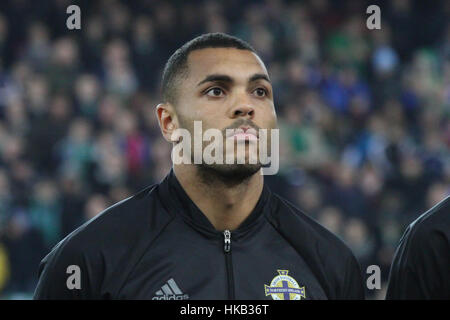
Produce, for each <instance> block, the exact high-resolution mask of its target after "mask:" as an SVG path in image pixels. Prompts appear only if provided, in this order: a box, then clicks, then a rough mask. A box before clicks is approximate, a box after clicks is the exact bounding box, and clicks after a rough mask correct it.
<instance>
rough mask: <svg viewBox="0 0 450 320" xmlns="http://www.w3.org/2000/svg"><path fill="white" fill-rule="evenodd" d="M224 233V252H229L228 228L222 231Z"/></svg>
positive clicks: (229, 233)
mask: <svg viewBox="0 0 450 320" xmlns="http://www.w3.org/2000/svg"><path fill="white" fill-rule="evenodd" d="M223 235H224V242H225V246H224V248H223V249H224V251H225V252H230V250H231V232H230V230H225V231H224V232H223Z"/></svg>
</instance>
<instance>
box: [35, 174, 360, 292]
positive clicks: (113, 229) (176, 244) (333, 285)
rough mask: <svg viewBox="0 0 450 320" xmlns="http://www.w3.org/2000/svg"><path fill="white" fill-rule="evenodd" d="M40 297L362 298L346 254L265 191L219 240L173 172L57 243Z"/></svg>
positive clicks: (44, 266) (42, 276) (45, 265)
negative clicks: (245, 216)
mask: <svg viewBox="0 0 450 320" xmlns="http://www.w3.org/2000/svg"><path fill="white" fill-rule="evenodd" d="M34 298H35V299H154V300H181V299H205V300H206V299H215V300H225V299H243V300H248V299H258V300H260V299H261V300H262V299H279V300H294V299H295V300H299V299H364V288H363V282H362V275H361V270H360V266H359V264H358V262H357V261H356V259H355V257H354V256H353V254H352V252H351V251H350V250H349V249H348V247H347V246H346V245H345V244H344V243H343V242H342V241H341V240H340V239H339V238H338V237H336V236H335V235H333V234H332V233H331V232H329V231H328V230H327V229H325V228H324V227H322V226H321V225H319V224H318V223H317V222H315V221H314V220H312V219H311V218H309V217H308V216H306V215H305V214H304V213H302V212H301V211H300V210H299V209H297V208H296V207H294V206H293V205H292V204H290V203H289V202H287V201H286V200H284V199H282V198H280V197H279V196H277V195H276V194H273V193H272V192H271V191H270V190H269V188H268V187H267V185H264V188H263V192H262V194H261V196H260V199H259V200H258V202H257V204H256V206H255V208H254V210H253V211H252V213H251V214H250V215H249V216H248V217H247V219H246V220H245V221H244V222H243V223H242V224H241V225H240V226H239V228H237V229H236V230H233V231H231V232H230V231H229V230H225V231H224V232H222V231H217V230H216V229H215V228H214V227H213V226H212V224H211V223H210V222H209V220H208V219H207V218H206V216H205V215H204V214H203V213H202V212H201V211H200V210H199V209H198V208H197V207H196V205H195V204H194V203H193V202H192V201H191V199H190V198H189V197H188V196H187V194H186V193H185V191H184V189H183V188H182V186H181V185H180V183H179V182H178V180H177V178H176V176H175V174H174V172H173V169H172V170H171V171H170V173H169V174H168V175H167V176H166V178H165V179H164V180H162V181H161V183H159V184H156V185H153V186H150V187H147V188H145V189H144V190H142V191H140V192H139V193H137V194H135V195H134V196H132V197H129V198H127V199H125V200H123V201H120V202H118V203H116V204H115V205H113V206H111V207H109V208H108V209H106V210H104V211H103V212H102V213H100V214H99V215H98V216H96V217H95V218H93V219H91V220H90V221H88V222H86V223H85V224H84V225H82V226H81V227H79V228H78V229H76V230H75V231H73V232H72V233H71V234H69V235H68V236H67V237H66V238H64V239H63V240H62V241H61V242H59V243H58V244H57V245H56V246H55V247H54V248H53V250H52V251H51V252H50V253H49V254H48V255H47V256H46V257H45V258H44V259H43V260H42V262H41V265H40V267H39V283H38V285H37V288H36V291H35V294H34Z"/></svg>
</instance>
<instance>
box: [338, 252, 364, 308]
mask: <svg viewBox="0 0 450 320" xmlns="http://www.w3.org/2000/svg"><path fill="white" fill-rule="evenodd" d="M342 288H343V289H342V292H341V293H340V294H339V295H338V299H340V300H364V299H365V291H364V281H363V277H362V273H361V267H360V265H359V263H358V261H357V260H356V258H355V256H353V254H351V255H350V256H349V257H348V258H347V265H346V268H345V277H344V283H343V285H342Z"/></svg>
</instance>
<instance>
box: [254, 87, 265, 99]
mask: <svg viewBox="0 0 450 320" xmlns="http://www.w3.org/2000/svg"><path fill="white" fill-rule="evenodd" d="M253 94H255V95H256V96H257V97H259V98H263V97H265V96H267V90H266V89H264V88H256V89H255V90H253Z"/></svg>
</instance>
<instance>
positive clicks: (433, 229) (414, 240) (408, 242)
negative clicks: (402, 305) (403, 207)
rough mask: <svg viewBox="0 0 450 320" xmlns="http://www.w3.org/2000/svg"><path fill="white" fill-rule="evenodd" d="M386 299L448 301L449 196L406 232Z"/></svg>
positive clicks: (392, 270)
mask: <svg viewBox="0 0 450 320" xmlns="http://www.w3.org/2000/svg"><path fill="white" fill-rule="evenodd" d="M386 299H423V300H425V299H450V196H449V197H447V198H446V199H444V200H443V201H441V202H439V203H438V204H437V205H435V206H434V207H433V208H431V209H430V210H428V211H427V212H425V213H424V214H422V215H421V216H420V217H419V218H417V219H416V220H415V221H414V222H413V223H411V224H410V225H409V227H408V228H407V229H406V232H405V233H404V235H403V237H402V238H401V240H400V244H399V246H398V248H397V251H396V253H395V257H394V261H393V263H392V266H391V271H390V275H389V285H388V290H387V294H386Z"/></svg>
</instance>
